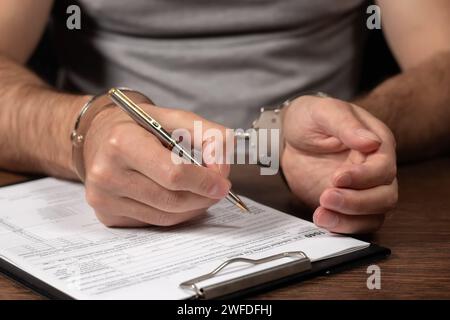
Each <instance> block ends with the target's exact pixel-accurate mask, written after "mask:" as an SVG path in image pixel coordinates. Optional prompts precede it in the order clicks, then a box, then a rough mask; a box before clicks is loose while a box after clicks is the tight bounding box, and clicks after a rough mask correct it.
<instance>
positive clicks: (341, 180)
mask: <svg viewBox="0 0 450 320" xmlns="http://www.w3.org/2000/svg"><path fill="white" fill-rule="evenodd" d="M351 184H352V176H351V175H350V174H349V173H344V174H341V175H340V176H338V177H337V178H336V180H335V185H336V186H337V187H348V186H350V185H351Z"/></svg>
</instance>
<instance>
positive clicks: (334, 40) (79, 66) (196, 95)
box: [54, 0, 366, 128]
mask: <svg viewBox="0 0 450 320" xmlns="http://www.w3.org/2000/svg"><path fill="white" fill-rule="evenodd" d="M74 3H75V4H78V5H79V6H80V7H81V12H82V18H81V30H68V29H67V28H66V19H67V17H68V15H67V14H66V8H67V6H68V5H69V4H74ZM365 4H366V1H364V0H339V1H336V0H279V1H276V0H128V1H124V0H78V1H66V0H58V1H56V5H55V6H56V7H55V11H54V26H55V30H56V40H57V42H56V43H57V48H58V50H59V57H60V58H61V62H62V65H63V67H64V71H65V72H64V75H65V77H64V81H63V82H64V83H63V87H65V88H72V89H76V90H79V91H82V92H86V93H92V94H93V93H99V92H102V91H104V90H106V89H108V88H110V87H113V86H125V87H130V88H134V89H138V90H141V91H142V92H144V93H146V94H147V95H148V96H149V97H150V98H152V100H153V101H154V102H155V103H156V104H158V105H161V106H167V107H174V108H181V109H188V110H192V111H194V112H196V113H198V114H200V115H202V116H203V117H206V118H208V119H211V120H214V121H217V122H220V123H223V124H225V125H228V126H231V127H235V128H237V127H241V128H245V127H247V126H248V125H250V123H251V120H253V119H254V118H255V117H256V116H257V114H258V109H259V108H260V107H261V106H270V105H274V104H275V103H278V102H281V101H282V100H284V99H285V98H288V97H290V96H292V95H294V94H296V93H298V92H301V91H304V90H321V91H324V92H327V93H329V94H331V95H334V96H337V97H340V98H342V99H349V98H351V97H352V96H354V94H355V91H356V87H357V83H358V75H359V69H360V56H361V49H362V44H363V40H364V30H365V23H364V21H363V20H362V18H363V17H364V13H365V8H364V5H365Z"/></svg>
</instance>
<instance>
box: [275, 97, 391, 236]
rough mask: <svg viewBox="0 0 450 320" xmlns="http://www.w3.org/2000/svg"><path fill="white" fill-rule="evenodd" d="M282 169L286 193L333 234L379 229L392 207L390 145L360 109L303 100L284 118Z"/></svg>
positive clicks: (384, 132)
mask: <svg viewBox="0 0 450 320" xmlns="http://www.w3.org/2000/svg"><path fill="white" fill-rule="evenodd" d="M283 130H284V138H285V147H284V150H283V154H282V160H281V165H282V168H283V171H284V174H285V176H286V179H287V181H288V184H289V186H290V188H291V190H292V191H293V192H294V193H295V195H296V196H298V197H299V198H300V199H301V200H302V201H303V202H305V203H306V204H308V205H310V206H311V207H313V208H316V209H315V212H314V215H313V220H314V222H315V223H316V224H317V225H318V226H321V227H323V228H326V229H328V230H330V231H333V232H338V233H365V232H371V231H375V230H376V229H378V228H379V227H380V226H381V225H382V223H383V221H384V216H385V213H386V212H387V211H388V210H390V209H391V208H392V207H393V206H394V205H395V204H396V202H397V197H398V196H397V178H396V156H395V140H394V137H393V135H392V133H391V131H390V130H389V129H388V128H387V127H386V126H385V125H384V124H383V123H382V122H381V121H379V120H378V119H376V118H375V117H374V116H372V115H371V114H370V113H368V112H367V111H365V110H363V109H362V108H360V107H358V106H356V105H354V104H350V103H347V102H344V101H340V100H336V99H331V98H320V97H313V96H303V97H300V98H298V99H296V100H294V101H293V102H292V103H291V104H290V106H289V107H287V110H285V111H284V116H283Z"/></svg>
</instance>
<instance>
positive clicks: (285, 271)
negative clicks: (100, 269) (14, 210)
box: [0, 176, 391, 300]
mask: <svg viewBox="0 0 450 320" xmlns="http://www.w3.org/2000/svg"><path fill="white" fill-rule="evenodd" d="M41 178H42V177H40V176H35V177H33V178H31V179H29V180H28V181H32V180H38V179H41ZM20 183H21V182H19V183H11V184H7V185H2V187H5V186H9V185H15V184H20ZM390 254H391V250H390V249H389V248H386V247H382V246H379V245H377V244H373V243H371V244H370V245H369V246H368V247H367V248H364V249H360V250H357V251H353V252H350V253H346V254H342V255H339V256H336V257H332V258H328V259H323V260H319V261H315V262H311V260H310V259H309V257H308V256H307V255H306V254H305V253H303V252H301V251H294V252H281V253H278V254H275V255H272V256H268V257H264V258H261V259H257V260H253V259H248V258H234V259H230V260H228V261H226V262H224V263H222V264H220V265H218V266H217V267H216V268H215V269H213V270H211V272H209V273H207V274H204V275H201V276H198V277H196V278H193V279H190V280H187V281H184V282H183V283H180V287H182V288H185V289H188V290H192V292H193V293H194V295H193V297H192V298H191V299H190V300H203V299H205V300H208V299H235V298H243V297H248V296H251V295H255V294H258V293H262V292H267V291H270V290H273V289H277V288H280V287H282V286H285V285H288V284H295V283H297V284H298V283H301V282H302V281H306V280H308V279H311V278H314V277H317V276H323V275H331V274H335V273H338V272H341V271H344V270H347V269H350V268H352V267H356V266H359V265H365V264H369V263H371V262H374V261H378V260H382V259H386V258H388V257H389V255H390ZM286 257H290V258H294V259H293V261H291V262H289V263H285V264H282V265H278V266H275V267H272V268H268V269H264V270H261V271H257V272H254V273H251V274H248V275H246V276H242V277H236V278H232V279H231V280H228V281H223V282H220V283H216V284H213V285H209V286H206V287H200V286H198V284H199V282H201V281H204V280H208V279H211V278H213V277H215V276H216V275H218V274H219V272H220V271H222V270H223V269H225V268H226V267H228V266H229V265H232V264H234V263H237V262H244V263H249V264H253V265H258V264H262V263H266V262H271V261H275V260H277V259H282V258H286ZM0 273H1V274H2V275H4V276H6V277H7V278H9V279H10V280H12V281H14V282H16V283H19V284H21V285H23V286H25V287H27V288H28V289H30V290H31V291H33V292H35V293H37V294H39V295H41V296H43V297H45V298H48V299H55V300H74V298H73V297H72V296H70V295H68V294H66V293H65V292H63V291H61V290H59V289H57V288H55V287H53V286H52V285H50V284H48V283H47V282H45V281H43V280H41V279H39V278H37V277H35V276H34V275H32V274H31V273H28V272H26V271H24V270H22V269H20V268H19V267H17V266H16V265H14V264H13V263H11V262H10V261H8V260H7V259H6V258H4V257H3V256H2V255H0Z"/></svg>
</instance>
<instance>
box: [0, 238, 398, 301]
mask: <svg viewBox="0 0 450 320" xmlns="http://www.w3.org/2000/svg"><path fill="white" fill-rule="evenodd" d="M390 253H391V251H390V250H389V249H388V248H384V247H381V246H378V245H375V244H371V245H370V246H369V247H367V248H365V249H361V250H358V251H355V252H351V253H347V254H344V255H340V256H338V257H334V258H329V259H325V260H321V261H317V262H313V263H310V262H309V259H308V258H307V257H306V256H305V257H304V258H303V259H300V260H299V261H294V263H296V264H295V265H294V264H292V265H290V264H287V265H282V267H280V269H278V270H272V272H273V275H275V277H273V278H271V279H269V280H268V281H263V282H261V281H259V283H258V281H256V280H255V282H254V283H253V284H252V285H250V286H245V285H244V286H240V287H239V289H238V290H235V291H234V290H232V292H229V291H230V290H228V289H227V284H223V286H222V287H220V288H218V287H217V286H216V287H215V288H214V290H215V291H214V292H218V291H221V292H222V293H225V294H221V295H217V296H213V297H212V298H213V299H234V298H242V297H247V296H249V295H252V294H257V293H262V292H266V291H269V290H271V289H275V288H279V287H281V286H283V285H287V284H292V283H299V282H301V281H305V280H307V279H310V278H313V277H316V276H321V275H329V274H333V273H337V272H340V271H342V270H346V269H349V268H351V267H354V266H357V265H361V264H367V263H370V262H373V261H375V260H380V259H384V258H387V257H388V256H389V255H390ZM282 254H283V253H282ZM282 254H281V255H282ZM287 266H290V267H291V270H290V272H289V273H288V274H285V275H283V273H282V272H280V270H282V269H284V268H286V269H287ZM294 267H295V268H298V269H297V270H295V268H294ZM286 269H284V270H286ZM294 270H295V271H297V272H292V271H294ZM0 272H1V273H2V274H4V275H5V276H6V277H7V278H9V279H12V280H13V281H15V282H18V283H20V284H22V285H24V286H25V287H27V288H29V289H31V290H32V291H34V292H36V293H38V294H40V295H42V296H44V297H46V298H49V299H58V300H72V299H73V297H71V296H69V295H67V294H66V293H64V292H62V291H60V290H58V289H57V288H55V287H53V286H51V285H50V284H48V283H46V282H44V281H43V280H41V279H39V278H36V277H35V276H33V275H32V274H30V273H28V272H26V271H24V270H22V269H20V268H18V267H16V266H15V265H13V264H12V263H10V262H8V261H7V260H5V259H2V258H0ZM278 275H281V277H278ZM266 276H267V275H266ZM269 278H270V277H269ZM193 280H195V279H193ZM259 280H261V279H259ZM203 290H204V288H201V289H199V292H200V293H201V292H202V291H203ZM205 298H206V299H210V298H211V296H209V295H208V294H207V293H206V292H203V294H196V295H195V296H194V298H193V299H205Z"/></svg>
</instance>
